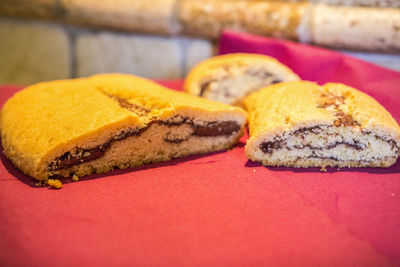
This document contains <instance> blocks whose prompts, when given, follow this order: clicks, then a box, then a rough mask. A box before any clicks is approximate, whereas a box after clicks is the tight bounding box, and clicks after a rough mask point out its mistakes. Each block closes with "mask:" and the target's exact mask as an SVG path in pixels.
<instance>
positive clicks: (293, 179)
mask: <svg viewBox="0 0 400 267" xmlns="http://www.w3.org/2000/svg"><path fill="white" fill-rule="evenodd" d="M220 51H221V53H227V52H238V51H241V52H259V53H264V54H269V55H272V56H276V57H277V58H278V59H280V60H281V61H282V62H284V63H286V64H287V65H289V66H290V67H291V68H292V69H293V70H294V71H295V72H297V73H298V74H299V75H300V76H301V77H302V78H305V79H309V80H315V81H318V82H320V83H323V82H326V81H340V82H344V83H347V84H349V85H353V86H356V87H358V88H359V89H361V90H363V91H365V92H367V93H369V94H370V95H372V96H374V97H375V98H376V99H377V100H378V101H380V102H381V103H382V104H383V105H384V106H385V107H386V108H387V109H388V110H389V111H391V112H392V114H393V115H394V117H395V118H396V119H397V121H399V120H400V108H399V104H398V102H399V99H400V88H399V86H400V74H399V73H396V72H393V71H389V70H386V69H383V68H380V67H377V66H374V65H371V64H368V63H365V62H361V61H358V60H355V59H352V58H350V57H347V56H343V55H340V54H337V53H333V52H330V51H326V50H323V49H319V48H314V47H310V46H304V45H299V44H293V43H289V42H283V41H277V40H271V39H267V38H260V37H255V36H251V35H244V34H233V33H229V32H227V33H225V34H224V35H223V36H222V38H221V41H220ZM163 84H164V85H166V86H169V87H172V88H175V89H177V88H180V86H181V82H164V83H163ZM17 90H18V88H16V87H12V86H5V87H1V88H0V92H1V95H0V105H2V104H3V103H4V102H5V101H6V99H7V98H8V97H10V96H11V95H12V94H13V93H14V92H15V91H17ZM245 138H246V137H244V138H242V140H241V143H240V144H239V145H238V146H237V147H236V148H234V149H232V150H230V151H228V152H221V153H213V154H208V155H203V156H192V157H187V158H184V159H176V160H172V161H169V162H164V163H160V164H152V165H149V166H144V167H139V168H132V169H129V170H123V171H121V170H117V171H114V172H112V173H110V174H104V175H93V176H89V177H86V178H82V179H81V180H80V181H79V182H74V183H69V184H66V185H64V188H63V189H62V190H50V189H47V188H36V187H34V186H33V184H34V181H33V180H32V179H30V178H29V177H26V176H24V175H23V174H22V173H21V172H20V171H19V170H17V169H15V168H14V167H13V165H12V164H11V163H10V162H9V161H8V160H7V159H6V158H5V157H4V155H3V154H1V155H0V156H1V158H0V159H1V164H0V265H2V266H4V265H33V266H38V265H40V266H74V265H79V266H84V265H88V266H109V265H141V266H143V265H171V266H181V265H184V266H199V265H200V266H208V265H223V266H238V265H254V266H259V265H273V266H280V265H284V266H291V265H305V266H316V265H317V266H325V265H334V266H338V265H340V266H349V265H351V266H366V265H371V266H388V265H400V161H398V162H397V163H396V165H394V166H393V167H391V168H388V169H370V168H368V169H342V170H337V169H334V168H328V172H327V173H321V172H319V170H318V169H316V168H313V169H294V168H266V167H262V166H260V165H259V164H257V163H253V162H250V161H248V160H247V159H246V157H245V155H244V143H245Z"/></svg>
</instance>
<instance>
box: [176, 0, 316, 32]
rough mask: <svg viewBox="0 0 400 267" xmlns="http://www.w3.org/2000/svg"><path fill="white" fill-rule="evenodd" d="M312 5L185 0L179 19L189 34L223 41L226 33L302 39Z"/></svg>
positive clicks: (241, 0)
mask: <svg viewBox="0 0 400 267" xmlns="http://www.w3.org/2000/svg"><path fill="white" fill-rule="evenodd" d="M309 6H310V4H309V3H306V2H302V3H285V2H282V3H280V2H275V1H260V0H258V1H248V0H235V1H232V0H218V1H215V0H196V1H193V0H182V1H180V2H179V5H178V19H179V22H180V24H181V25H182V31H183V33H185V34H188V35H194V36H198V37H206V38H219V36H220V35H221V33H222V31H223V30H227V29H229V30H235V31H242V32H249V33H254V34H258V35H265V36H273V37H278V38H285V39H291V40H298V39H299V33H298V32H297V31H298V27H299V25H300V24H301V20H302V18H303V16H304V14H305V13H306V12H307V11H308V8H309Z"/></svg>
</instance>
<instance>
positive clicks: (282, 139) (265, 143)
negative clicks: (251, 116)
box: [245, 123, 400, 168]
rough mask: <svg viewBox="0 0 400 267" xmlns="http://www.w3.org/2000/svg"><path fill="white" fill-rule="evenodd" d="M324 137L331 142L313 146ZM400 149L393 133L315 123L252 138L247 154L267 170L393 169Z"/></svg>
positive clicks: (399, 144) (382, 129) (399, 143)
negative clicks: (280, 167)
mask: <svg viewBox="0 0 400 267" xmlns="http://www.w3.org/2000/svg"><path fill="white" fill-rule="evenodd" d="M278 132H279V133H278ZM325 133H326V134H325ZM340 133H342V135H341V134H340ZM336 134H338V136H336ZM321 137H322V139H325V138H327V140H329V141H328V142H326V141H327V140H324V141H323V142H322V143H321V144H320V145H317V146H315V145H311V144H315V143H316V142H313V141H312V139H317V138H321ZM308 139H310V140H308ZM303 140H307V141H309V142H308V143H304V142H301V141H303ZM368 143H369V145H368ZM399 148H400V138H399V137H397V138H396V137H393V129H384V128H380V130H379V135H378V134H377V131H376V130H375V129H370V130H368V129H364V130H362V131H358V130H357V129H354V128H352V127H343V126H341V127H336V126H334V125H327V124H315V123H312V124H309V125H308V126H307V124H302V125H301V126H297V127H291V128H290V129H287V130H286V131H271V132H265V133H264V134H261V135H259V136H252V137H250V138H249V139H248V141H247V144H246V147H245V152H246V156H247V157H248V158H249V159H250V160H252V161H257V162H260V163H261V164H262V165H264V166H286V167H303V168H307V167H328V166H331V167H390V166H392V165H393V164H395V163H396V161H397V159H398V156H399ZM382 152H384V153H382ZM333 153H334V154H333ZM334 155H337V156H340V157H335V156H334ZM384 155H386V156H384Z"/></svg>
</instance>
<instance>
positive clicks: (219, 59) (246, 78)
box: [184, 53, 299, 104]
mask: <svg viewBox="0 0 400 267" xmlns="http://www.w3.org/2000/svg"><path fill="white" fill-rule="evenodd" d="M295 80H299V77H298V76H297V75H296V74H295V73H294V72H293V71H292V70H290V69H289V68H288V67H286V66H285V65H283V64H281V63H280V62H279V61H278V60H276V59H275V58H272V57H268V56H264V55H259V54H245V53H235V54H226V55H222V56H216V57H212V58H209V59H206V60H204V61H202V62H200V63H199V64H198V65H196V66H195V67H194V68H193V69H192V70H191V71H190V72H189V74H188V76H187V77H186V81H185V84H184V90H185V91H186V92H188V93H191V94H194V95H198V96H203V97H205V98H208V99H212V100H215V101H220V102H223V103H226V104H240V103H241V101H242V98H243V97H245V96H246V95H248V94H249V93H251V92H253V91H256V90H258V89H260V88H263V87H265V86H268V85H270V84H273V83H278V82H282V81H295Z"/></svg>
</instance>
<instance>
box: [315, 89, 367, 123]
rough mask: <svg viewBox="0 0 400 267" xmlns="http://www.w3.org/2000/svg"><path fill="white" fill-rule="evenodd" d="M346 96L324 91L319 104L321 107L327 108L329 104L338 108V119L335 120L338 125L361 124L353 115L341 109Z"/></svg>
mask: <svg viewBox="0 0 400 267" xmlns="http://www.w3.org/2000/svg"><path fill="white" fill-rule="evenodd" d="M345 99H346V98H345V97H344V96H337V95H334V94H332V93H323V94H321V102H320V103H319V104H318V107H319V108H327V107H329V106H333V108H334V109H335V110H336V113H335V115H336V117H337V119H336V120H335V121H334V122H333V124H334V125H335V126H336V127H339V126H352V127H354V126H359V125H360V124H359V123H358V122H357V121H355V120H354V119H353V117H352V116H351V115H349V114H346V113H344V112H343V111H342V110H340V108H339V106H340V105H343V104H344V101H345Z"/></svg>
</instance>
